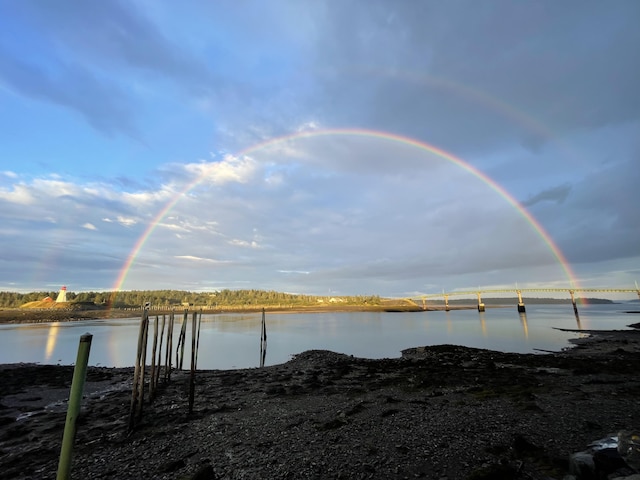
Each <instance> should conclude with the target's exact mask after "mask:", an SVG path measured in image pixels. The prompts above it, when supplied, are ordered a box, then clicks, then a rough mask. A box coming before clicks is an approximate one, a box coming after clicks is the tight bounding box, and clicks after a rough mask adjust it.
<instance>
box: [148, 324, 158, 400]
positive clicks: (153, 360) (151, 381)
mask: <svg viewBox="0 0 640 480" xmlns="http://www.w3.org/2000/svg"><path fill="white" fill-rule="evenodd" d="M159 323H160V319H159V318H158V315H156V319H155V321H154V322H153V347H152V349H151V372H150V374H149V399H150V400H153V397H155V395H156V352H157V349H158V328H159ZM157 368H160V365H159V364H158V365H157Z"/></svg>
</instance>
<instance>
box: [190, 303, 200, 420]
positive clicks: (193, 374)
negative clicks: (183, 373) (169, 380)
mask: <svg viewBox="0 0 640 480" xmlns="http://www.w3.org/2000/svg"><path fill="white" fill-rule="evenodd" d="M197 323H198V312H193V316H192V317H191V372H190V375H189V413H193V403H194V400H195V390H196V336H197Z"/></svg>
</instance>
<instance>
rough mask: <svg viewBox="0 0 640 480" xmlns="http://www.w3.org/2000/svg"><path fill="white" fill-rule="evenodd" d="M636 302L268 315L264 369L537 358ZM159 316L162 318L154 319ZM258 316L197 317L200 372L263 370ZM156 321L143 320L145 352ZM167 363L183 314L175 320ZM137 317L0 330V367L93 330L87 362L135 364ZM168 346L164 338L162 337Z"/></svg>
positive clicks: (60, 358) (50, 352)
mask: <svg viewBox="0 0 640 480" xmlns="http://www.w3.org/2000/svg"><path fill="white" fill-rule="evenodd" d="M639 308H640V307H639V305H638V304H637V303H635V304H634V303H627V304H624V303H620V304H606V305H588V306H581V307H579V310H580V312H579V313H580V316H579V319H577V318H576V317H575V316H574V313H573V309H572V307H571V305H570V304H567V305H527V312H526V314H519V313H518V312H517V310H516V306H515V305H514V306H513V307H506V308H488V309H487V311H486V312H483V313H479V312H477V311H476V310H454V311H450V312H444V311H438V312H410V313H391V312H344V313H343V312H335V313H334V312H331V313H267V315H266V323H267V340H268V341H267V349H266V359H265V365H274V364H279V363H284V362H286V361H288V360H289V359H291V357H292V356H293V355H295V354H297V353H301V352H303V351H305V350H311V349H320V350H331V351H334V352H339V353H345V354H348V355H354V356H357V357H364V358H394V357H399V356H400V355H401V350H403V349H406V348H410V347H418V346H423V345H438V344H453V345H464V346H469V347H476V348H485V349H491V350H498V351H503V352H517V353H541V354H543V353H544V352H545V351H559V350H562V349H563V348H567V347H570V345H571V344H570V343H569V340H570V339H572V338H577V337H580V336H582V335H584V333H580V332H564V331H561V330H558V328H562V329H575V330H586V329H601V330H613V329H626V328H628V327H627V326H628V325H629V324H632V323H636V322H638V321H640V315H634V314H631V313H626V312H627V311H629V310H638V309H639ZM191 317H192V316H191V314H190V315H189V320H188V321H189V326H188V328H187V341H186V345H187V348H186V353H185V366H188V365H189V364H190V360H189V359H190V347H191V337H190V332H191ZM161 318H162V317H160V319H161ZM261 320H262V314H261V313H251V314H215V315H202V324H201V331H200V348H199V352H198V368H199V369H237V368H252V367H258V366H259V365H260V326H261ZM154 321H155V316H154V315H151V317H150V327H149V349H148V350H149V353H148V355H147V364H150V363H151V342H152V339H153V324H154ZM175 323H176V325H175V327H174V336H173V338H174V345H173V350H174V351H173V353H172V355H173V364H174V365H175V349H176V343H177V339H178V334H179V328H180V324H181V323H182V315H176V322H175ZM139 325H140V318H139V317H136V318H128V319H100V320H83V321H77V322H51V323H37V324H35V323H34V324H10V325H0V363H20V362H24V363H41V364H54V365H55V364H60V365H70V364H73V363H74V362H75V360H76V354H77V348H78V341H79V338H80V336H81V335H82V334H84V333H87V332H88V333H91V334H92V335H93V341H92V345H91V354H90V359H89V364H90V365H96V366H105V367H128V366H133V364H134V362H135V356H136V348H137V341H138V330H139ZM165 342H166V334H165Z"/></svg>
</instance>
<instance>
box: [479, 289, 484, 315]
mask: <svg viewBox="0 0 640 480" xmlns="http://www.w3.org/2000/svg"><path fill="white" fill-rule="evenodd" d="M478 311H479V312H484V303H482V297H481V296H480V292H478Z"/></svg>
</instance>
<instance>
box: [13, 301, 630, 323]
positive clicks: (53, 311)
mask: <svg viewBox="0 0 640 480" xmlns="http://www.w3.org/2000/svg"><path fill="white" fill-rule="evenodd" d="M532 305H539V304H536V303H533V304H532ZM550 305H557V304H555V303H553V304H550ZM477 307H478V306H477V304H476V303H472V304H471V303H468V304H459V303H454V304H450V305H449V310H450V311H455V310H475V309H477ZM511 307H513V308H515V305H512V304H485V308H487V309H492V308H511ZM263 308H264V311H265V312H266V313H277V314H287V313H297V314H300V313H314V314H321V313H345V312H380V313H382V312H386V313H407V312H433V311H444V310H445V306H444V305H433V304H427V307H426V308H425V309H423V308H422V307H420V306H418V305H408V304H406V303H404V304H384V305H340V304H333V305H306V306H304V305H292V306H264V307H262V306H257V307H249V306H242V307H235V306H225V307H220V308H201V307H191V308H189V309H187V310H188V312H189V313H190V314H191V313H193V312H198V313H203V314H210V315H213V314H218V315H219V314H232V313H261V312H262V310H263ZM172 311H173V312H174V314H175V315H178V316H179V315H183V314H184V308H176V309H173V310H171V309H159V310H155V309H152V310H150V312H149V314H150V315H152V316H154V315H169V314H170V313H171V312H172ZM625 313H629V314H634V313H640V312H639V311H636V310H629V311H625ZM141 315H142V310H141V309H121V308H112V309H107V308H101V307H96V308H91V309H87V308H77V307H76V308H73V307H69V308H59V307H58V308H56V307H51V308H0V324H20V323H46V322H73V321H81V320H100V319H110V318H131V317H138V316H141Z"/></svg>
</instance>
